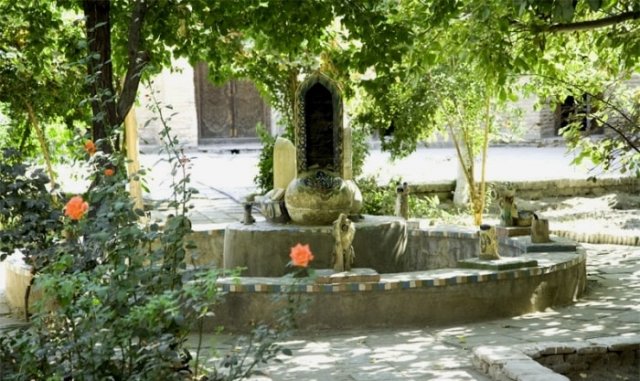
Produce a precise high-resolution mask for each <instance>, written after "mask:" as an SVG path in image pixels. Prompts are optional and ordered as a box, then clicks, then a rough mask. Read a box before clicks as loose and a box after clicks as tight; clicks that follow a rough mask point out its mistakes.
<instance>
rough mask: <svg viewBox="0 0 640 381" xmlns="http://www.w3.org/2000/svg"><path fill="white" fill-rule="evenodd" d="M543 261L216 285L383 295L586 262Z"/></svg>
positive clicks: (578, 256) (580, 257)
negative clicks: (336, 280)
mask: <svg viewBox="0 0 640 381" xmlns="http://www.w3.org/2000/svg"><path fill="white" fill-rule="evenodd" d="M567 254H570V256H569V257H568V256H567ZM531 258H532V259H538V258H539V257H536V256H535V255H532V256H531ZM540 262H542V261H540ZM543 262H544V263H543V264H541V265H539V266H537V267H528V268H522V269H514V270H505V271H489V270H473V269H440V270H431V271H421V272H413V273H398V274H381V279H380V281H379V282H369V283H359V282H354V283H344V284H316V283H313V282H312V281H311V280H309V279H304V278H295V279H294V281H293V283H292V284H291V281H292V278H285V277H283V278H271V279H269V282H260V280H261V279H265V278H251V277H241V278H223V279H220V280H219V285H220V287H221V288H222V290H223V291H224V292H241V293H278V292H285V291H289V292H298V293H301V292H304V293H334V292H363V291H365V292H376V291H381V292H384V291H391V290H407V289H422V288H431V287H447V286H456V285H462V284H469V283H485V282H494V281H505V280H514V279H522V278H527V277H535V276H542V275H546V274H551V273H554V272H558V271H563V270H567V269H569V268H572V267H574V266H583V265H584V264H585V263H586V255H585V254H584V253H583V252H578V253H573V252H572V253H549V254H547V255H546V256H545V257H544V261H543ZM398 278H404V279H398ZM406 278H411V279H406Z"/></svg>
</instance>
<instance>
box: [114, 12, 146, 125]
mask: <svg viewBox="0 0 640 381" xmlns="http://www.w3.org/2000/svg"><path fill="white" fill-rule="evenodd" d="M147 10H148V4H147V1H144V0H139V1H136V3H135V5H134V7H133V12H132V14H131V21H130V22H129V38H128V45H127V51H128V59H129V64H128V66H127V74H126V76H125V79H124V83H123V86H122V92H121V93H120V99H118V124H120V123H122V122H123V121H124V118H125V117H126V116H127V113H128V112H129V110H130V109H131V106H133V102H134V101H135V100H136V94H137V93H138V86H139V85H140V77H141V74H142V69H144V67H145V66H146V65H147V63H148V62H149V55H148V53H147V52H146V51H144V50H142V43H143V41H142V33H141V31H142V26H143V24H144V18H145V16H146V14H147Z"/></svg>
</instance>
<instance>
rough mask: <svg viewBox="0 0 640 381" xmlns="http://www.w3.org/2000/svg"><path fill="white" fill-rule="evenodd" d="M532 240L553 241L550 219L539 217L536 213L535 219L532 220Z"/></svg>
mask: <svg viewBox="0 0 640 381" xmlns="http://www.w3.org/2000/svg"><path fill="white" fill-rule="evenodd" d="M531 242H532V243H548V242H551V240H550V239H549V220H547V219H542V218H538V216H537V215H536V214H534V215H533V220H532V221H531Z"/></svg>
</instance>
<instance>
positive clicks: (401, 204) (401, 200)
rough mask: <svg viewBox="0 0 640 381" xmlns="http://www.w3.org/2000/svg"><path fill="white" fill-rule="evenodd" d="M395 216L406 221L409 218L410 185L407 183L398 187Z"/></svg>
mask: <svg viewBox="0 0 640 381" xmlns="http://www.w3.org/2000/svg"><path fill="white" fill-rule="evenodd" d="M395 215H396V216H397V217H402V218H404V219H405V220H406V219H408V218H409V184H407V183H406V182H404V183H402V184H398V186H397V187H396V207H395Z"/></svg>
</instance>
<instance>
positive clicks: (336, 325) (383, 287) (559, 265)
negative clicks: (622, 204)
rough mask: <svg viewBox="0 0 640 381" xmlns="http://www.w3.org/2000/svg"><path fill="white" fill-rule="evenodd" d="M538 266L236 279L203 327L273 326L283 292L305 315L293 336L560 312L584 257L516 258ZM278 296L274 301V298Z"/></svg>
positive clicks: (573, 292) (575, 289)
mask: <svg viewBox="0 0 640 381" xmlns="http://www.w3.org/2000/svg"><path fill="white" fill-rule="evenodd" d="M523 258H525V259H533V260H535V261H537V263H538V266H536V267H530V268H520V269H512V270H503V271H492V270H478V269H462V268H446V269H439V270H431V271H414V272H405V273H395V274H381V277H380V280H379V281H377V282H351V283H342V284H317V283H314V282H313V281H312V280H306V279H298V280H296V281H295V282H292V278H288V277H279V278H264V277H240V278H225V279H221V280H220V285H221V287H222V289H223V291H225V292H227V295H226V296H225V299H224V304H223V306H221V307H220V308H217V309H216V315H215V317H214V318H211V319H209V320H208V321H207V329H214V328H215V327H216V326H217V325H222V326H224V327H225V329H229V330H232V331H246V330H248V329H250V328H251V327H252V326H253V325H254V324H255V323H256V322H258V321H260V320H263V321H267V322H272V321H275V320H276V319H277V318H278V316H279V314H280V313H281V311H285V310H286V308H284V307H285V306H286V301H285V300H286V297H285V295H286V294H285V293H283V291H288V292H289V295H292V297H293V298H294V299H295V300H298V302H297V303H303V304H304V305H305V306H306V310H307V313H305V314H303V315H301V316H300V317H299V318H298V319H297V323H298V326H299V327H301V329H343V328H356V327H358V328H365V327H388V326H394V327H397V326H424V325H442V324H454V323H465V322H472V321H478V320H488V319H494V318H499V317H507V316H515V315H520V314H524V313H528V312H533V311H540V310H544V309H545V308H547V307H550V306H554V305H556V306H557V305H566V304H570V303H572V302H573V301H574V298H576V297H579V296H580V295H581V293H582V292H583V290H584V287H585V281H586V255H585V254H584V253H582V252H577V253H575V252H574V253H537V254H526V255H523ZM278 296H279V298H278Z"/></svg>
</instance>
